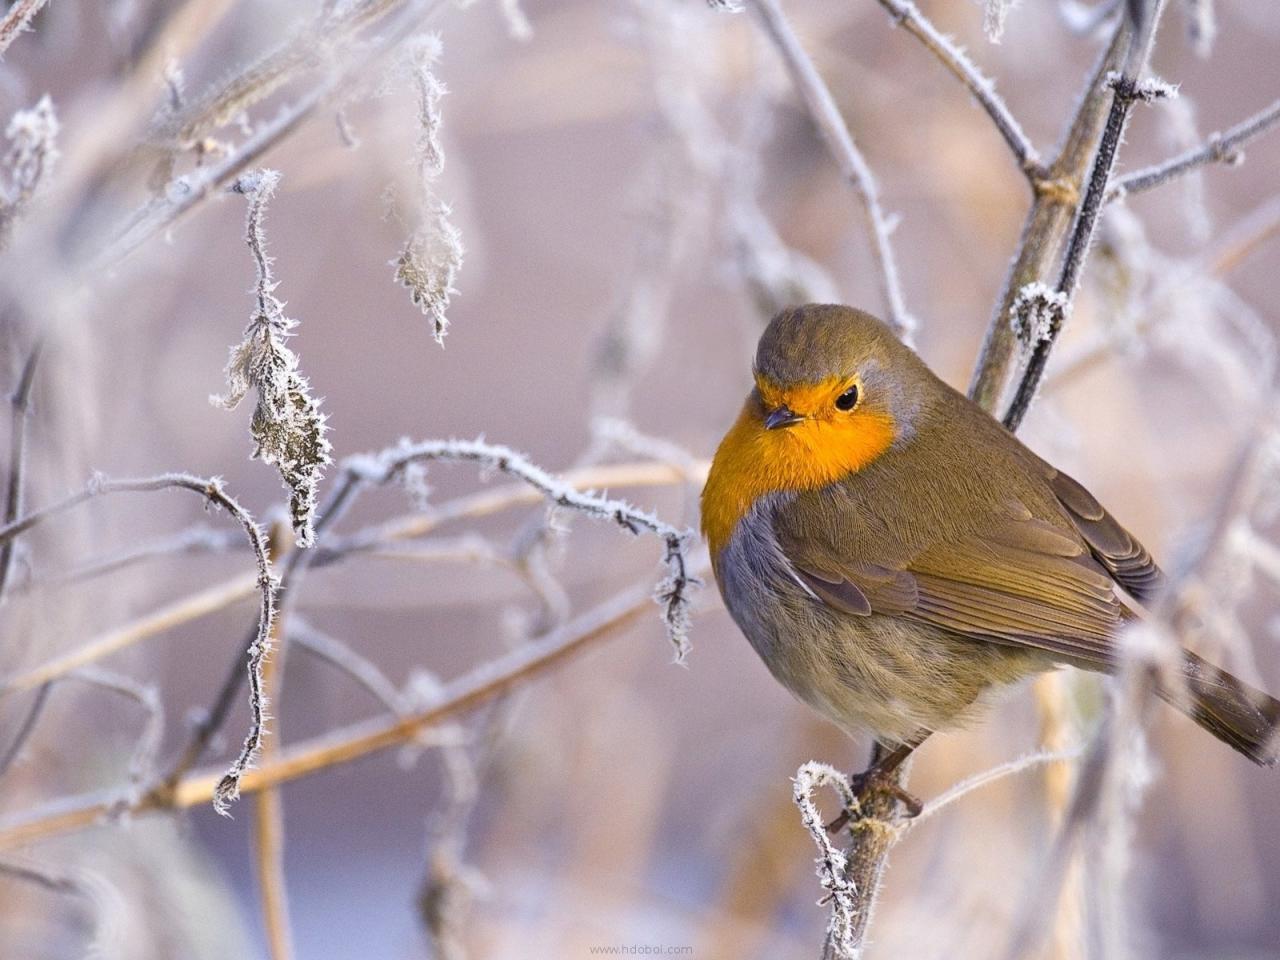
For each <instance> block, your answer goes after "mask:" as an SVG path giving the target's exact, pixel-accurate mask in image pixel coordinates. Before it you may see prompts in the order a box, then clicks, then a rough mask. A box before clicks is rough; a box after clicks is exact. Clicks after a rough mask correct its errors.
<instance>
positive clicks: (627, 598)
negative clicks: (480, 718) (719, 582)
mask: <svg viewBox="0 0 1280 960" xmlns="http://www.w3.org/2000/svg"><path fill="white" fill-rule="evenodd" d="M705 566H706V563H705V561H704V562H701V563H699V564H698V565H697V566H696V567H695V568H694V569H693V570H692V571H691V572H692V573H693V574H697V575H701V574H702V573H704V572H705ZM649 603H650V598H649V594H648V592H647V591H645V592H640V591H636V590H628V591H626V592H624V593H622V594H619V595H617V596H615V597H614V598H613V599H611V600H608V601H606V602H605V603H603V604H601V605H599V606H597V607H595V608H594V609H592V610H590V611H588V612H587V613H585V614H583V615H582V616H580V617H577V618H576V619H574V620H573V621H572V622H570V623H568V624H566V625H565V626H564V627H561V628H559V629H557V630H555V631H553V632H552V633H550V634H548V635H547V636H546V637H544V638H542V639H540V640H537V641H534V642H532V643H528V644H525V645H524V646H522V647H519V648H517V649H515V650H512V651H511V652H509V653H507V654H504V655H503V656H500V657H498V658H496V659H494V660H491V661H489V662H487V663H484V664H481V665H479V666H477V667H474V668H473V669H471V670H470V671H468V672H467V673H465V674H463V675H462V676H461V677H458V678H457V679H455V680H452V681H450V682H449V683H448V684H446V685H445V686H444V687H443V689H442V690H441V692H440V694H439V696H438V697H437V698H436V699H434V700H433V701H431V702H429V703H426V704H424V705H422V706H421V707H419V708H418V709H417V710H415V711H414V712H413V713H412V714H410V715H408V716H405V717H377V718H374V719H371V720H367V721H364V722H361V723H355V724H351V725H350V726H347V727H343V728H340V729H338V730H334V731H331V732H329V733H327V734H323V735H321V736H318V737H314V738H312V739H311V740H308V741H305V742H303V743H299V744H295V745H294V746H292V747H290V748H289V749H287V750H285V751H283V753H282V754H281V756H280V757H279V758H278V759H276V760H272V761H271V762H269V763H264V764H262V765H261V766H258V767H255V768H254V769H251V770H248V771H246V772H245V774H244V776H243V777H242V778H241V781H240V791H241V792H242V793H256V792H258V791H260V790H265V789H267V788H269V787H274V786H279V785H280V784H283V783H287V782H290V781H292V780H296V779H299V778H300V777H305V776H308V775H310V774H313V773H318V772H320V771H322V770H326V769H329V768H330V767H334V766H339V765H342V764H346V763H350V762H352V761H354V760H358V759H360V758H361V757H365V756H368V755H369V754H372V753H376V752H379V751H381V750H386V749H388V748H390V747H393V746H396V745H398V744H401V743H405V742H407V741H411V740H413V739H414V738H415V737H416V736H417V735H418V733H419V732H420V731H421V730H423V729H425V728H427V727H432V726H437V725H439V724H440V723H441V722H443V721H444V720H446V719H448V718H450V717H454V716H456V715H458V714H460V713H463V712H464V711H467V710H470V709H472V708H473V707H476V706H479V705H481V704H483V703H487V702H488V701H490V700H493V699H495V698H497V697H500V696H502V695H503V694H505V693H507V692H508V691H510V690H512V689H513V688H515V687H517V686H519V685H521V684H524V683H526V682H528V681H529V680H532V679H533V678H535V677H538V676H541V675H542V674H544V673H546V672H548V671H549V670H551V669H552V668H554V667H557V666H559V665H560V664H561V663H564V662H565V661H567V660H568V659H569V658H570V657H572V656H573V655H575V654H577V653H579V652H581V651H583V650H585V649H588V648H589V647H591V646H592V645H594V644H595V643H596V642H597V641H599V640H602V639H605V638H606V637H609V636H612V635H614V634H616V633H617V632H618V631H619V630H620V629H621V628H623V627H625V626H628V625H630V624H632V623H633V622H634V621H636V620H637V619H638V618H639V617H640V615H641V614H642V613H644V611H645V610H646V609H648V607H649ZM222 779H223V778H222V775H221V774H219V773H217V772H216V771H202V772H199V773H195V774H191V775H187V776H184V777H182V778H181V779H180V780H178V781H177V783H175V784H173V786H172V788H171V789H164V788H158V789H157V790H154V791H152V792H151V793H150V794H148V795H147V796H146V797H143V798H141V799H140V800H139V801H138V802H137V803H136V804H134V805H133V806H132V807H131V808H130V812H132V813H147V812H155V811H160V810H171V809H175V808H177V809H186V808H188V807H193V806H196V805H197V804H202V803H206V802H208V801H209V800H210V799H211V798H213V796H214V795H215V792H216V791H217V790H218V788H219V784H220V783H221V781H222ZM111 810H112V807H111V804H110V802H109V801H107V800H105V799H103V798H102V797H101V796H100V795H94V796H90V797H79V798H73V799H71V800H69V801H58V802H55V803H52V804H50V805H49V806H47V807H45V808H44V809H41V810H36V811H32V812H30V813H27V814H23V815H19V816H17V817H12V818H9V819H6V820H3V821H0V849H8V848H12V847H15V846H19V845H24V844H28V843H32V842H35V841H37V840H41V839H45V838H48V837H52V836H60V835H63V834H67V833H71V832H74V831H77V830H83V829H85V828H87V827H90V826H93V825H94V824H96V823H98V822H99V821H100V820H102V819H103V817H105V816H106V815H107V814H109V813H110V812H111Z"/></svg>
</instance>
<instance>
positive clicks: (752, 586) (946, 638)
mask: <svg viewBox="0 0 1280 960" xmlns="http://www.w3.org/2000/svg"><path fill="white" fill-rule="evenodd" d="M718 566H719V567H720V576H719V577H718V580H719V582H720V586H721V593H722V594H723V596H724V600H725V605H726V606H727V607H728V609H729V613H730V614H731V615H732V617H733V619H734V621H735V622H736V623H737V624H738V626H739V628H740V629H741V630H742V632H743V633H744V634H745V635H746V637H747V639H748V640H749V641H750V642H751V645H752V647H754V648H755V651H756V653H758V654H759V655H760V658H761V659H762V660H763V661H764V662H765V664H766V666H768V668H769V670H770V672H771V673H772V674H773V675H774V677H776V678H777V679H778V681H779V682H780V683H782V684H783V685H784V686H785V687H787V689H788V690H790V691H791V692H792V693H793V694H794V695H795V696H796V697H798V698H799V699H801V700H803V701H804V702H805V703H808V704H809V705H810V706H812V707H813V708H815V709H816V710H817V711H818V712H819V713H821V714H823V715H824V716H826V717H827V718H828V719H830V720H832V721H833V722H835V723H836V724H838V725H839V726H840V727H842V728H844V729H845V730H846V731H849V732H850V733H854V732H860V731H869V732H871V733H873V734H874V735H875V736H877V737H879V738H881V739H885V740H891V741H903V740H906V739H908V738H909V737H910V736H911V735H912V734H914V733H916V732H917V731H919V730H920V729H922V728H923V729H928V730H941V729H947V728H950V727H955V726H958V725H961V724H963V723H964V722H965V721H967V720H968V719H969V718H970V717H972V716H973V715H974V713H975V712H976V709H975V704H977V703H978V702H979V698H980V697H981V695H982V693H983V692H984V691H985V690H986V689H987V687H989V686H990V685H991V684H993V683H1010V682H1013V681H1016V680H1019V679H1021V678H1023V677H1025V676H1027V675H1028V674H1030V673H1033V672H1036V671H1038V670H1042V669H1044V668H1045V667H1047V666H1048V665H1049V664H1048V663H1047V662H1045V661H1043V659H1042V658H1040V657H1037V656H1036V655H1034V654H1032V653H1028V652H1024V651H1021V650H1018V649H1016V648H1013V647H1007V646H1002V645H997V644H993V643H982V642H978V641H974V640H972V639H970V638H967V637H963V636H959V635H957V634H954V633H950V632H948V631H945V630H941V629H939V628H936V627H933V626H930V625H928V624H924V623H919V622H916V621H913V620H910V619H907V618H904V617H898V616H892V617H891V616H883V615H877V614H872V615H869V616H854V615H851V614H847V613H843V612H840V611H837V610H833V609H831V608H830V607H827V606H826V605H824V604H823V603H822V602H821V601H819V600H816V599H814V598H813V597H812V596H810V595H809V594H807V593H806V592H805V591H804V590H803V588H802V587H801V586H800V585H799V584H798V583H797V582H795V581H794V578H792V577H790V575H789V573H788V572H787V571H786V570H785V569H765V568H761V567H760V566H759V565H758V564H751V565H746V564H741V563H738V564H733V563H729V564H724V563H722V564H719V565H718Z"/></svg>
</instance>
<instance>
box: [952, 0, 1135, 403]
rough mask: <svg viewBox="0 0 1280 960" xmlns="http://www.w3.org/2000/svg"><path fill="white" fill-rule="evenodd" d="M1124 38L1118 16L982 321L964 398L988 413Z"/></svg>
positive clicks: (1084, 160) (1086, 157) (1062, 234)
mask: <svg viewBox="0 0 1280 960" xmlns="http://www.w3.org/2000/svg"><path fill="white" fill-rule="evenodd" d="M1128 37H1129V28H1128V21H1127V20H1126V19H1124V18H1123V17H1122V18H1121V19H1120V21H1119V23H1118V25H1117V26H1116V30H1115V33H1114V34H1113V36H1112V38H1111V43H1110V45H1109V46H1108V48H1107V51H1106V53H1105V54H1103V56H1102V57H1101V58H1100V59H1099V61H1098V64H1097V65H1096V66H1095V68H1094V70H1093V72H1092V73H1091V74H1090V75H1089V77H1088V79H1087V80H1086V82H1085V88H1084V92H1083V94H1082V95H1081V97H1080V101H1079V106H1078V107H1077V108H1076V111H1075V114H1074V116H1073V118H1072V120H1071V123H1070V125H1069V127H1068V130H1067V134H1066V137H1065V138H1064V142H1063V145H1062V147H1061V148H1060V149H1059V151H1058V155H1057V157H1056V158H1055V159H1054V161H1053V162H1052V163H1051V164H1050V165H1049V179H1048V180H1047V181H1046V182H1045V183H1044V185H1043V187H1042V188H1041V189H1040V190H1038V191H1037V192H1036V196H1035V200H1034V201H1033V202H1032V205H1031V209H1030V210H1029V211H1028V213H1027V218H1026V221H1025V222H1024V223H1023V227H1022V238H1021V240H1020V241H1019V246H1018V253H1017V255H1016V256H1015V257H1014V259H1013V263H1012V265H1011V266H1010V268H1009V273H1008V275H1007V276H1006V278H1005V283H1004V289H1003V291H1002V292H1001V294H1000V299H999V302H998V303H997V304H996V308H995V311H994V312H993V314H992V317H991V321H990V323H989V324H988V325H987V335H986V340H985V341H984V343H983V345H982V353H981V355H980V357H979V358H978V362H977V364H975V366H974V372H973V380H972V383H971V384H970V387H969V396H970V397H971V398H972V399H973V400H974V401H975V402H976V403H977V404H978V405H979V406H981V407H982V408H983V409H984V410H986V411H987V412H988V413H990V414H992V415H993V416H998V415H999V407H1000V403H1001V400H1002V399H1003V397H1004V394H1005V390H1006V388H1007V386H1008V383H1009V381H1010V379H1011V377H1012V374H1013V371H1014V369H1015V368H1016V366H1017V362H1018V359H1019V348H1020V344H1019V340H1018V337H1017V335H1016V334H1015V333H1014V331H1013V328H1012V324H1011V323H1010V319H1011V317H1012V313H1013V306H1014V303H1015V301H1016V300H1017V299H1018V297H1019V295H1020V294H1021V293H1022V291H1023V290H1024V289H1025V288H1026V286H1027V285H1028V284H1030V283H1036V282H1043V281H1044V280H1045V279H1046V278H1047V277H1049V276H1050V273H1051V271H1052V269H1053V264H1054V263H1056V262H1057V260H1058V257H1059V256H1060V254H1061V252H1062V248H1063V245H1064V244H1065V243H1066V240H1067V236H1068V233H1069V231H1070V229H1071V226H1072V223H1073V222H1074V219H1075V212H1076V206H1077V205H1078V204H1079V201H1080V192H1079V191H1080V187H1081V184H1082V183H1083V182H1084V178H1085V176H1086V174H1087V172H1088V170H1089V167H1090V164H1091V163H1092V161H1093V156H1094V148H1095V145H1096V142H1097V138H1098V136H1099V134H1100V133H1101V131H1102V127H1103V125H1104V124H1105V122H1106V117H1107V112H1108V99H1109V98H1108V97H1107V94H1106V90H1105V89H1104V88H1103V81H1104V80H1105V78H1106V76H1107V75H1108V74H1109V73H1111V72H1112V71H1113V70H1117V69H1119V67H1120V65H1121V63H1122V62H1123V59H1124V55H1125V50H1126V47H1127V43H1128Z"/></svg>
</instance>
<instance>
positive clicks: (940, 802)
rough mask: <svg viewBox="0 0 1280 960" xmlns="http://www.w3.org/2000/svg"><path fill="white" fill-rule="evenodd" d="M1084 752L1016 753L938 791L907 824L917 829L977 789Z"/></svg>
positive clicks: (1051, 750) (1076, 756) (1070, 750)
mask: <svg viewBox="0 0 1280 960" xmlns="http://www.w3.org/2000/svg"><path fill="white" fill-rule="evenodd" d="M1083 753H1084V750H1083V748H1081V747H1074V748H1069V749H1043V750H1036V751H1033V752H1032V753H1028V754H1024V755H1023V756H1021V757H1015V758H1014V759H1012V760H1006V761H1005V762H1004V763H1001V764H997V765H996V766H994V767H992V768H990V769H989V770H983V771H982V772H981V773H977V774H974V775H973V776H972V777H967V778H966V779H964V780H961V781H960V782H959V783H956V784H953V785H952V786H951V787H950V788H948V789H947V790H945V791H944V792H942V793H940V794H938V796H936V797H934V798H933V799H932V800H930V801H929V802H928V803H927V804H925V806H924V809H923V810H921V811H920V813H919V815H918V816H915V817H913V818H912V819H911V820H909V821H907V822H906V824H905V827H906V829H908V830H913V829H915V828H916V827H917V826H918V825H919V824H921V823H923V822H924V821H925V820H927V819H929V818H930V817H932V816H934V815H935V814H937V813H939V812H940V811H941V810H943V809H944V808H945V807H949V806H950V805H951V804H953V803H955V802H956V801H957V800H960V799H961V798H963V797H965V796H967V795H968V794H970V793H973V792H974V791H975V790H980V789H982V788H983V787H985V786H988V785H990V784H992V783H995V782H996V781H998V780H1003V779H1004V778H1005V777H1011V776H1013V775H1015V774H1018V773H1022V772H1023V771H1025V770H1031V769H1034V768H1035V767H1040V766H1046V765H1049V764H1057V763H1062V762H1063V761H1066V760H1075V759H1078V758H1079V757H1080V756H1081V755H1082V754H1083Z"/></svg>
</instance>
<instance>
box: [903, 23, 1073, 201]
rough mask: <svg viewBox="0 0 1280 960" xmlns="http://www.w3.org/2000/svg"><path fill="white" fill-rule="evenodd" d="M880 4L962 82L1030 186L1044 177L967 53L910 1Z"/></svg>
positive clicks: (1027, 141)
mask: <svg viewBox="0 0 1280 960" xmlns="http://www.w3.org/2000/svg"><path fill="white" fill-rule="evenodd" d="M880 6H882V7H884V8H885V10H887V11H888V12H889V15H890V16H891V17H892V18H893V19H894V21H896V22H897V23H899V24H901V25H902V26H903V28H904V29H906V31H907V32H908V33H910V34H911V35H912V36H914V37H915V38H916V39H918V40H919V41H920V42H921V43H923V44H924V45H925V48H926V49H927V50H928V51H929V52H930V53H932V54H933V55H934V56H935V57H937V58H938V61H939V62H940V63H941V64H942V65H943V66H944V67H946V68H947V71H948V72H949V73H950V74H951V75H952V76H953V77H955V78H956V79H957V80H959V81H960V82H961V83H963V84H964V85H965V87H966V89H968V91H969V93H971V94H972V95H973V98H974V99H975V100H977V101H978V105H979V106H980V107H982V109H983V110H985V111H986V112H987V116H989V117H990V118H991V122H992V123H994V124H995V125H996V129H997V130H998V131H1000V136H1002V137H1003V138H1004V142H1005V143H1006V144H1007V145H1008V147H1009V150H1010V151H1011V152H1012V153H1013V158H1014V160H1016V161H1017V163H1018V167H1019V169H1021V170H1022V172H1023V173H1024V174H1025V175H1026V177H1027V179H1028V180H1029V181H1030V182H1031V184H1032V186H1033V187H1034V186H1036V184H1037V183H1039V182H1040V181H1042V180H1044V179H1045V177H1046V176H1047V174H1048V171H1046V170H1045V168H1044V166H1043V165H1042V164H1041V162H1040V156H1039V154H1038V153H1037V152H1036V148H1035V146H1034V145H1033V144H1032V143H1031V140H1030V138H1029V137H1028V136H1027V135H1026V134H1025V133H1024V132H1023V130H1022V125H1021V124H1019V123H1018V121H1017V118H1015V117H1014V115H1013V112H1012V111H1011V110H1010V109H1009V107H1008V105H1007V104H1006V103H1005V102H1004V100H1003V99H1002V98H1001V97H1000V95H999V94H997V93H996V90H995V84H994V83H993V82H992V81H991V80H989V79H988V78H987V77H985V76H984V75H983V73H982V71H981V70H979V69H978V67H977V65H976V64H975V63H974V62H973V61H972V60H970V59H969V56H968V54H966V53H965V52H964V50H963V49H961V48H960V47H958V46H957V45H956V44H955V42H954V41H953V40H952V39H951V38H950V37H948V36H947V35H946V34H944V33H941V32H940V31H939V30H938V28H937V27H935V26H934V25H933V23H932V22H931V21H930V20H929V19H928V18H927V17H926V16H925V15H924V14H923V13H921V12H920V8H919V7H917V6H916V5H915V4H914V3H912V2H911V0H880Z"/></svg>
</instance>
